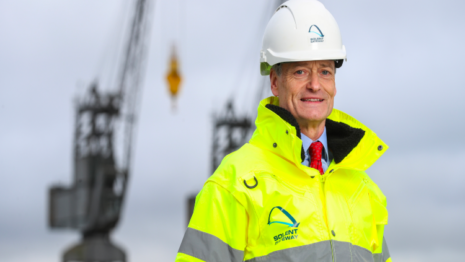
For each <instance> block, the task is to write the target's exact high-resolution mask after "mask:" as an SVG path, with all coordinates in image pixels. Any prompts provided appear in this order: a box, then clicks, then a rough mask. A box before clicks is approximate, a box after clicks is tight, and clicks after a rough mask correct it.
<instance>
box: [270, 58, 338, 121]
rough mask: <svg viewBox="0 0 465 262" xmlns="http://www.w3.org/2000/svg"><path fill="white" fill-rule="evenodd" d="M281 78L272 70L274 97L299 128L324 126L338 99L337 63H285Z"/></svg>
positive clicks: (271, 78)
mask: <svg viewBox="0 0 465 262" xmlns="http://www.w3.org/2000/svg"><path fill="white" fill-rule="evenodd" d="M281 68H282V70H281V75H280V76H278V75H277V74H276V72H275V71H274V70H271V73H270V81H271V91H272V92H273V95H275V96H279V106H280V107H282V108H284V109H286V110H288V111H289V112H291V114H292V115H293V116H294V117H295V118H296V120H297V122H298V123H299V125H300V126H301V127H302V126H307V125H309V124H310V125H312V124H320V123H321V122H322V121H323V120H325V119H326V118H327V117H328V116H329V115H330V114H331V111H332V110H333V104H334V96H335V95H336V82H335V71H336V70H335V67H334V61H305V62H291V63H283V64H282V65H281Z"/></svg>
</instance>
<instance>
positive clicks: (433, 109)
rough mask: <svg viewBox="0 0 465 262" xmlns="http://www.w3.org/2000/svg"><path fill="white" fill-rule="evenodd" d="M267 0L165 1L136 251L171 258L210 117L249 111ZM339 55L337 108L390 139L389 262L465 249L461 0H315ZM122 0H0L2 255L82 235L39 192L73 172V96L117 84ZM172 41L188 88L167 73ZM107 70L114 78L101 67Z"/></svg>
mask: <svg viewBox="0 0 465 262" xmlns="http://www.w3.org/2000/svg"><path fill="white" fill-rule="evenodd" d="M270 2H271V1H269V0H260V1H258V0H256V1H250V0H237V1H213V0H198V1H189V0H160V1H157V3H156V6H155V9H154V15H153V19H152V30H151V41H150V50H149V55H148V60H147V71H146V76H145V80H144V86H143V92H142V93H143V95H142V101H141V103H142V104H141V110H140V117H139V122H138V128H137V132H136V134H137V136H136V139H135V140H136V147H135V153H134V161H133V169H132V171H133V172H132V177H131V180H130V184H129V191H128V197H127V199H126V200H127V201H126V203H125V208H124V213H123V218H122V220H121V223H120V224H119V226H118V228H117V229H116V231H115V232H114V234H113V239H114V240H115V242H116V243H118V244H119V245H120V246H122V247H123V248H124V249H125V250H126V251H127V253H128V256H129V259H130V261H137V262H143V261H173V260H174V258H175V256H176V252H177V249H178V248H179V244H180V242H181V239H182V236H183V234H184V230H185V223H186V221H185V208H186V207H185V201H186V197H187V196H188V195H189V194H193V193H196V192H198V190H200V188H201V187H202V184H203V183H204V181H205V180H206V178H207V177H208V175H209V174H210V172H211V170H210V158H209V154H210V147H211V136H212V132H211V131H212V125H211V120H212V117H211V116H212V114H213V112H218V111H221V110H222V109H223V107H224V104H225V101H227V99H229V98H233V99H234V101H235V102H234V103H235V105H236V107H237V109H238V111H239V112H241V113H244V114H252V113H253V110H254V109H255V108H256V106H257V104H256V102H257V101H256V94H257V92H258V90H259V86H258V83H259V82H260V77H261V76H260V75H259V49H260V41H261V34H262V32H263V29H264V26H265V23H264V17H266V16H267V15H268V14H269V12H270V10H271V9H270V8H271V7H270ZM322 2H323V4H325V6H326V8H327V9H328V10H329V11H330V12H331V13H332V14H333V15H334V17H335V18H336V20H337V21H338V23H339V27H340V29H341V33H342V37H343V42H344V44H345V46H346V49H347V54H348V61H347V62H346V63H344V65H343V67H342V68H341V69H340V70H338V72H337V78H336V79H337V81H336V83H337V88H338V93H337V96H336V100H335V108H338V109H340V110H342V111H344V112H346V113H348V114H350V115H352V116H354V117H355V118H357V119H358V120H360V121H361V122H362V123H364V124H365V125H367V126H368V127H370V128H371V129H372V130H373V131H375V132H376V133H377V134H378V135H379V136H380V137H381V139H383V140H384V141H385V142H386V143H387V144H388V145H389V146H390V149H389V150H388V151H387V152H386V153H385V155H384V156H383V157H382V158H380V160H379V161H378V162H377V163H375V164H374V166H373V167H371V168H370V169H369V170H368V174H369V175H370V176H371V177H372V179H373V180H374V181H375V182H376V183H377V184H378V185H379V187H380V188H381V189H382V190H383V192H384V193H385V195H386V196H387V199H388V210H389V224H388V226H387V227H386V238H387V240H388V243H389V247H390V252H391V255H392V257H393V261H395V262H406V261H409V262H416V261H421V262H437V261H462V260H463V258H464V257H465V248H464V246H465V240H464V239H463V235H465V223H464V221H465V171H464V169H463V168H462V167H461V166H460V164H462V163H463V162H465V147H464V146H465V138H464V136H463V133H464V132H465V121H464V120H465V117H464V113H465V103H464V102H463V98H464V97H465V63H464V61H465V50H464V47H463V46H464V43H465V34H464V33H463V28H464V26H465V16H464V15H463V10H465V2H463V1H459V0H456V1H452V0H443V1H432V0H422V1H420V0H414V1H405V0H403V1H401V0H391V1H372V0H371V1H370V0H353V1H342V0H339V1H336V0H322ZM128 6H129V1H125V0H99V1H95V0H79V1H77V0H75V1H58V0H41V1H33V0H0V39H1V40H0V178H1V182H0V261H2V262H3V261H8V262H27V261H34V262H46V261H47V262H50V261H59V260H60V257H61V253H62V251H63V250H64V249H65V248H67V247H69V246H70V245H72V244H75V243H76V242H77V241H78V240H79V234H78V232H74V231H51V230H50V229H48V228H47V193H48V188H49V187H50V186H51V185H52V184H56V183H62V184H64V185H69V184H70V183H71V177H72V161H71V160H72V132H73V130H74V108H73V104H72V100H73V98H74V97H75V95H76V94H78V93H80V92H82V91H83V90H85V88H86V87H87V85H88V84H89V83H90V82H91V81H93V80H94V79H99V81H100V82H101V83H102V85H105V84H106V83H110V82H111V74H109V73H108V72H109V71H108V70H107V69H106V68H107V67H108V65H115V63H116V62H115V59H114V58H113V57H114V56H115V55H116V54H117V53H118V44H117V43H118V39H120V38H121V34H120V33H121V32H122V31H123V30H122V28H124V21H125V20H124V19H122V18H123V17H124V15H123V14H124V12H123V11H124V10H127V7H128ZM173 42H176V43H177V47H178V51H179V58H180V63H181V70H182V74H183V80H184V81H183V83H182V90H181V92H180V94H179V97H178V100H177V110H176V112H173V111H172V110H171V100H170V97H169V95H168V92H167V86H166V83H165V74H166V71H167V65H168V58H169V51H170V48H171V44H172V43H173ZM109 79H110V80H109Z"/></svg>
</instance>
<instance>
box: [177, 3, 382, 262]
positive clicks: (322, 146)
mask: <svg viewBox="0 0 465 262" xmlns="http://www.w3.org/2000/svg"><path fill="white" fill-rule="evenodd" d="M345 58H346V52H345V48H344V46H343V45H342V41H341V36H340V33H339V28H338V26H337V23H336V21H335V20H334V18H333V17H332V15H331V14H330V13H329V12H328V11H327V10H326V9H325V8H324V6H323V5H322V4H321V3H320V2H318V1H316V0H291V1H288V2H286V3H284V4H282V5H281V6H280V7H279V8H278V10H277V11H276V13H275V14H274V15H273V17H272V18H271V20H270V21H269V23H268V26H267V28H266V30H265V35H264V38H263V48H262V51H261V73H262V74H264V75H267V74H269V75H270V82H271V91H272V93H273V94H274V95H275V96H274V97H270V98H267V99H264V100H263V101H261V103H260V105H259V107H258V116H257V119H256V122H255V123H256V126H257V129H256V131H255V132H254V134H253V136H252V138H251V139H250V141H249V143H248V144H246V145H244V146H243V147H242V148H241V149H239V150H238V151H236V152H234V153H232V154H230V155H228V156H226V157H225V158H224V160H223V162H222V163H221V165H220V166H219V167H218V169H217V170H216V172H215V173H214V174H213V176H211V177H210V178H209V179H208V180H207V182H206V183H205V185H204V187H203V189H202V191H201V192H200V193H199V195H198V196H197V198H196V205H195V209H194V214H193V217H192V219H191V221H190V223H189V227H188V229H187V230H186V234H185V236H184V239H183V241H182V243H181V247H180V249H179V253H178V256H177V258H176V261H179V262H180V261H209V262H211V261H231V262H232V261H270V262H271V261H324V262H330V261H333V262H343V261H344V262H345V261H357V262H358V261H375V262H381V261H382V262H385V261H391V258H390V255H389V251H388V249H387V245H386V242H385V240H384V237H383V235H384V226H385V225H386V224H387V217H388V213H387V210H386V199H385V196H384V195H383V193H382V192H381V190H380V189H379V188H378V186H377V185H376V184H375V183H374V182H373V181H372V180H371V179H370V178H369V177H368V175H367V174H366V173H365V170H366V169H367V168H368V167H369V166H371V165H372V164H373V163H374V162H375V161H376V160H377V159H378V158H379V157H380V156H381V155H382V154H383V153H384V151H385V150H386V149H387V146H386V144H384V143H383V142H382V141H381V140H380V139H379V138H378V137H377V136H376V134H375V133H374V132H373V131H371V130H370V129H368V128H367V127H366V126H364V125H363V124H361V123H360V122H358V121H357V120H355V119H354V118H352V117H351V116H349V115H347V114H344V113H343V112H341V111H338V110H336V109H333V103H334V97H335V95H336V85H335V74H336V68H339V67H341V65H342V62H343V60H344V59H345Z"/></svg>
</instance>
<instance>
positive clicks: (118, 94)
mask: <svg viewBox="0 0 465 262" xmlns="http://www.w3.org/2000/svg"><path fill="white" fill-rule="evenodd" d="M152 4H153V3H152V0H134V2H133V6H132V10H131V12H132V13H131V15H132V16H131V20H130V25H129V34H128V35H127V38H126V40H125V49H124V51H123V52H124V53H123V56H122V58H123V59H122V62H121V64H120V68H119V72H118V77H117V86H116V90H111V91H106V92H104V91H101V90H100V89H99V86H98V83H97V82H94V83H92V84H91V85H90V86H89V89H88V92H87V93H86V94H85V95H84V96H83V97H79V98H78V99H77V100H76V116H75V117H76V118H75V121H76V122H75V131H74V147H73V151H74V152H73V153H74V176H73V184H72V185H71V186H70V187H63V186H52V187H51V188H50V190H49V226H50V227H51V228H52V229H63V228H68V229H74V230H78V231H80V232H81V234H82V241H81V243H79V244H77V245H75V246H73V247H71V248H70V249H68V250H67V251H66V252H65V253H64V255H63V261H64V262H66V261H83V262H91V261H92V262H93V261H105V262H107V261H108V262H109V261H121V262H124V261H126V254H125V253H124V251H123V250H121V249H120V248H119V247H116V246H115V245H113V244H112V243H111V240H110V233H111V231H112V230H113V229H114V228H115V227H116V225H117V224H118V221H119V220H120V217H121V212H122V207H123V202H124V198H125V195H126V190H127V184H128V179H129V176H130V168H131V158H132V149H133V136H134V135H133V133H134V129H135V124H136V119H137V111H138V110H137V109H138V98H139V93H140V92H139V89H140V86H141V80H142V76H143V75H144V69H145V57H146V52H147V46H146V44H147V40H148V27H149V21H150V14H151V12H152V9H153V8H152Z"/></svg>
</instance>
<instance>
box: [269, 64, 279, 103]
mask: <svg viewBox="0 0 465 262" xmlns="http://www.w3.org/2000/svg"><path fill="white" fill-rule="evenodd" d="M270 83H271V93H273V95H274V96H279V90H278V75H277V74H276V72H275V71H274V70H273V68H272V69H271V70H270Z"/></svg>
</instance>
